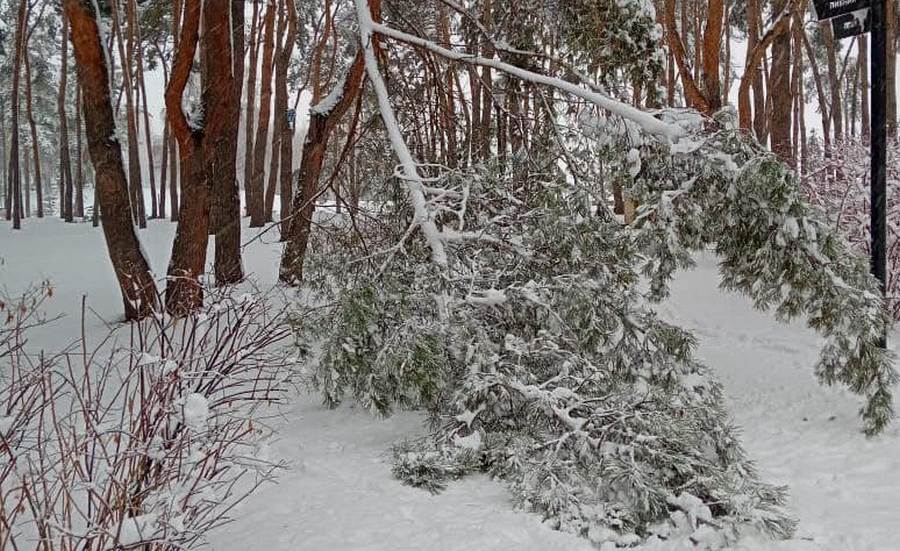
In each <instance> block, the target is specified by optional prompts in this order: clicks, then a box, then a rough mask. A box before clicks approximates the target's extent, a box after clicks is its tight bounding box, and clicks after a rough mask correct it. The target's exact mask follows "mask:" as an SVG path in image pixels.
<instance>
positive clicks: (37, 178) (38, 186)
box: [23, 44, 44, 218]
mask: <svg viewBox="0 0 900 551" xmlns="http://www.w3.org/2000/svg"><path fill="white" fill-rule="evenodd" d="M25 49H26V52H25V53H24V54H23V59H24V62H25V106H26V109H27V114H28V126H29V128H30V129H31V155H32V158H33V159H34V187H35V190H37V198H36V199H37V209H36V210H37V217H38V218H43V217H44V190H43V187H44V186H43V181H42V179H41V145H40V143H39V142H38V133H37V124H35V122H34V110H33V102H32V100H31V61H30V60H29V55H28V52H27V50H28V48H27V44H26V48H25ZM25 198H26V199H27V201H26V202H27V203H28V204H26V207H25V210H26V211H28V216H31V212H30V211H31V204H30V203H31V192H30V191H29V192H28V193H27V194H26V195H25Z"/></svg>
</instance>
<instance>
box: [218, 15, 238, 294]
mask: <svg viewBox="0 0 900 551" xmlns="http://www.w3.org/2000/svg"><path fill="white" fill-rule="evenodd" d="M226 1H228V2H231V24H232V28H231V37H232V38H231V43H232V45H233V48H234V50H233V51H232V59H231V61H232V64H233V69H232V74H231V88H232V92H231V96H230V97H229V98H227V99H225V100H223V101H225V103H227V106H226V107H225V108H224V109H223V111H225V112H227V116H228V118H229V124H228V127H227V128H225V129H224V130H223V134H225V138H224V143H223V144H222V145H221V147H220V146H219V145H215V146H214V147H215V148H216V153H217V155H216V159H218V160H217V162H214V163H213V165H212V168H213V170H215V171H216V173H215V174H214V177H213V182H212V187H213V197H214V200H213V203H212V209H213V213H214V216H213V223H214V228H215V236H216V250H215V266H214V269H215V274H216V284H218V285H227V284H232V283H237V282H238V281H240V280H241V279H243V278H244V270H243V266H242V264H241V199H240V189H239V188H238V178H237V151H238V130H239V127H240V124H241V92H242V91H243V85H244V2H243V0H226ZM211 45H213V44H211Z"/></svg>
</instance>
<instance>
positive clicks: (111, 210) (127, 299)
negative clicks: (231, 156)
mask: <svg viewBox="0 0 900 551" xmlns="http://www.w3.org/2000/svg"><path fill="white" fill-rule="evenodd" d="M63 5H64V7H65V11H66V15H67V17H68V19H69V22H70V24H71V31H72V44H73V47H74V50H75V60H76V63H77V64H78V78H79V79H80V81H81V88H82V91H83V100H84V102H83V103H84V118H85V127H86V130H87V140H88V149H89V150H90V154H91V160H92V162H93V164H94V170H95V173H96V174H95V179H96V186H97V190H96V195H97V198H98V200H99V203H100V208H101V209H102V211H103V235H104V237H105V238H106V245H107V248H108V250H109V256H110V260H112V264H113V269H114V270H115V272H116V278H117V279H118V281H119V286H120V288H121V291H122V299H123V303H124V306H125V317H126V319H138V318H141V317H144V316H146V315H149V314H150V313H151V312H153V310H154V309H155V308H156V305H157V295H156V284H155V283H154V280H153V275H152V274H151V273H150V266H149V264H148V263H147V259H146V258H145V257H144V254H143V252H142V251H141V245H140V242H139V241H138V237H137V234H136V232H135V230H134V223H133V219H132V216H131V209H130V206H129V201H128V182H127V180H126V177H125V170H124V168H123V166H122V150H121V147H120V145H119V142H118V140H116V139H115V135H116V128H115V119H114V118H113V111H112V98H111V97H110V87H109V84H110V81H109V73H108V68H107V65H106V53H105V48H104V45H103V44H101V42H100V31H99V28H98V26H97V17H98V14H96V13H94V6H95V5H96V4H95V3H94V2H93V1H92V0H63Z"/></svg>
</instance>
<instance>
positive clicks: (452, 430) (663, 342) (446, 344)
mask: <svg viewBox="0 0 900 551" xmlns="http://www.w3.org/2000/svg"><path fill="white" fill-rule="evenodd" d="M541 161H542V162H534V163H524V162H523V163H522V165H523V169H522V170H519V171H517V172H515V173H508V172H503V171H500V170H496V169H491V168H489V169H483V170H479V171H476V172H475V173H470V174H458V173H451V174H450V175H448V176H447V177H445V178H444V179H443V180H442V181H441V182H440V183H441V184H442V187H441V188H440V190H439V191H438V190H436V189H433V190H431V191H430V192H429V195H430V196H431V197H432V206H433V212H434V213H435V217H436V220H438V221H439V222H440V223H441V225H442V228H443V231H444V232H445V236H447V239H448V241H447V242H448V244H450V245H451V247H450V249H449V253H450V266H449V268H448V270H447V271H446V272H437V271H436V269H435V268H434V267H432V266H431V265H430V264H429V262H428V258H429V252H428V250H427V248H426V247H425V245H424V243H423V242H422V240H420V239H417V238H416V235H415V231H412V232H409V231H407V229H408V228H412V229H413V230H414V228H415V226H414V225H411V223H412V215H411V213H410V212H409V210H408V208H407V207H406V206H405V205H404V203H403V202H401V201H390V202H388V203H387V204H386V206H385V207H384V209H385V210H384V212H383V213H382V216H379V217H377V218H375V219H373V220H370V221H368V222H366V223H364V226H363V227H362V228H360V227H359V226H358V225H357V226H356V227H354V228H353V229H350V228H348V229H347V233H348V234H349V233H353V232H359V233H361V234H364V235H366V236H367V237H369V239H367V242H366V246H365V249H366V251H367V252H363V251H362V250H361V249H362V247H358V248H357V254H358V256H357V257H353V255H352V254H350V256H342V255H340V254H335V252H334V250H333V249H330V248H328V247H327V245H326V243H327V242H329V241H330V242H332V243H333V242H334V239H333V236H329V239H326V238H325V237H324V236H323V237H320V238H319V239H321V241H319V242H318V243H317V244H314V245H315V246H314V247H312V250H320V251H322V252H323V253H324V254H319V255H317V257H316V258H315V259H314V260H313V261H312V265H311V266H310V268H309V269H308V270H307V273H308V274H309V275H310V276H311V284H312V285H311V288H312V289H313V290H314V291H315V295H314V296H316V298H317V301H316V307H315V308H314V309H311V310H309V311H305V312H303V313H302V314H298V316H296V318H295V320H296V321H295V323H296V326H297V329H298V335H303V336H304V338H306V339H312V340H315V339H316V338H323V339H324V343H323V344H322V349H321V353H320V354H318V355H313V356H314V357H311V358H310V363H311V368H312V373H311V382H312V383H313V384H314V385H315V386H316V387H318V388H319V389H320V390H321V391H322V392H323V394H324V395H325V400H326V402H327V403H329V404H331V405H333V404H335V403H337V402H338V401H340V400H341V399H342V398H344V397H345V396H351V397H353V398H354V399H357V400H359V401H361V402H362V403H363V404H365V405H366V406H368V407H370V408H372V409H374V410H377V411H378V412H381V413H389V412H390V411H391V410H392V408H394V407H409V406H421V407H424V408H426V409H427V411H428V412H429V413H430V416H431V421H432V432H431V435H430V436H429V437H428V438H426V439H424V440H421V441H418V442H411V443H409V442H408V443H402V444H400V445H398V446H397V447H396V448H395V450H394V457H395V467H394V472H395V474H396V476H397V477H398V478H400V479H401V480H402V481H404V482H406V483H408V484H410V485H413V486H417V487H423V488H426V489H428V490H430V491H439V490H440V489H441V488H443V487H444V486H445V485H446V484H447V483H448V482H449V481H451V480H453V479H456V478H458V477H460V476H463V475H464V474H466V473H469V472H474V471H484V472H489V473H491V474H493V475H494V476H496V477H498V478H500V479H501V480H503V481H505V482H506V484H507V485H508V487H509V489H510V491H511V492H512V494H513V496H514V497H515V500H516V502H517V503H519V504H520V505H521V506H522V507H524V508H526V509H529V510H533V511H536V512H538V513H540V514H541V515H543V517H544V518H545V519H546V520H547V522H549V523H551V524H552V525H553V526H555V527H556V528H558V529H560V530H565V531H568V532H573V533H576V534H580V535H583V536H585V537H588V538H590V539H591V540H592V541H594V542H597V543H598V544H602V543H604V542H611V543H613V544H616V545H630V544H633V543H635V542H638V541H642V540H651V539H657V540H669V541H672V540H675V541H678V540H685V541H687V539H689V538H693V539H694V540H702V541H704V542H706V543H708V544H709V546H710V547H711V548H724V547H727V545H728V544H729V543H730V542H732V541H734V540H735V538H736V537H737V536H738V534H740V533H742V532H743V531H746V530H756V531H761V532H763V533H766V534H769V535H771V536H774V537H786V536H788V535H790V534H791V532H792V529H793V521H792V520H791V519H790V518H789V516H788V515H787V514H786V513H785V512H784V510H783V509H782V506H783V503H784V498H785V493H784V489H782V488H778V487H773V486H770V485H767V484H765V483H763V482H761V481H760V480H759V478H758V477H757V475H756V473H755V471H754V469H753V466H752V464H751V463H750V462H749V461H748V459H747V458H746V456H745V454H744V452H743V450H742V449H741V447H740V444H739V442H738V438H737V435H736V429H735V428H734V427H733V426H732V425H731V423H730V422H729V420H728V415H727V412H726V411H725V409H724V405H723V398H722V393H721V387H720V385H719V384H718V383H717V382H716V381H715V378H714V377H713V376H712V375H711V374H710V372H709V370H708V369H707V368H706V367H705V366H703V365H702V364H700V363H699V362H698V361H697V360H696V359H695V358H694V356H693V349H694V346H695V339H694V337H693V336H692V335H691V334H690V333H688V332H686V331H684V330H682V329H680V328H677V327H674V326H672V325H670V324H667V323H665V322H663V321H662V320H660V319H658V317H657V316H656V315H655V314H654V312H653V310H652V309H651V308H650V306H649V302H648V301H647V300H646V299H645V297H644V296H643V292H642V291H641V290H640V289H641V287H640V285H639V284H640V282H641V274H640V269H641V267H642V266H643V261H644V257H643V255H642V254H640V251H641V246H642V244H643V240H642V239H641V237H643V236H642V235H641V234H639V233H635V232H628V231H623V230H622V227H621V226H620V225H619V224H618V223H617V222H615V221H613V220H611V219H609V218H607V217H603V216H597V215H596V213H595V208H594V205H595V201H594V198H592V197H591V196H590V195H589V194H588V193H586V192H585V191H584V190H583V188H582V187H580V186H574V185H572V184H571V183H570V182H569V181H568V180H567V178H566V176H565V174H564V173H563V172H562V171H560V170H557V169H556V168H548V167H555V163H554V162H548V161H547V159H542V160H541ZM358 222H360V221H359V220H358ZM347 240H350V238H347ZM347 240H345V241H343V242H344V243H346V242H347ZM398 244H399V245H398ZM320 246H321V247H322V249H319V247H320ZM377 251H380V252H377ZM348 254H349V253H348ZM307 345H309V343H307Z"/></svg>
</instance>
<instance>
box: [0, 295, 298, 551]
mask: <svg viewBox="0 0 900 551" xmlns="http://www.w3.org/2000/svg"><path fill="white" fill-rule="evenodd" d="M216 293H217V291H216V290H210V293H209V294H210V297H211V298H210V301H209V304H208V305H207V306H206V307H205V308H204V309H203V310H202V311H199V312H197V313H196V314H194V315H192V316H191V317H188V318H181V319H173V318H169V317H167V316H164V315H161V316H160V317H157V318H150V319H146V320H144V321H142V322H140V323H135V324H131V325H128V326H123V327H120V328H118V329H117V330H114V331H113V333H111V335H110V336H109V338H107V339H105V340H104V341H103V342H102V343H101V344H99V345H97V347H96V348H90V347H89V345H88V343H87V342H84V343H76V344H77V346H74V347H71V348H67V349H65V350H63V351H61V352H58V353H56V354H55V355H51V354H48V353H38V351H36V350H32V349H30V348H28V347H25V346H13V347H6V343H16V342H18V343H23V342H25V341H26V339H27V333H28V328H29V327H28V326H29V325H30V322H29V319H38V318H35V317H34V315H30V317H23V316H13V322H9V321H8V322H7V326H3V330H0V344H4V348H8V350H10V352H9V353H6V354H4V353H2V352H0V408H2V409H0V526H2V528H0V549H33V548H41V549H48V550H51V549H83V550H97V551H101V550H107V549H136V548H140V549H145V550H151V551H152V550H164V549H165V550H168V549H183V548H190V547H192V546H195V545H198V544H200V543H202V542H203V538H204V535H205V534H206V533H207V532H208V531H209V530H211V529H212V528H214V527H216V526H219V525H221V524H222V523H224V522H227V520H228V519H227V515H228V512H229V511H230V510H231V509H232V508H233V507H234V505H235V504H236V503H238V502H240V501H241V500H242V499H243V498H245V497H246V496H247V495H248V494H249V493H250V492H252V491H253V490H254V489H255V488H256V487H257V486H258V485H259V484H261V483H262V482H263V481H264V480H266V479H267V478H268V477H269V475H270V474H271V473H272V471H273V470H274V469H276V468H278V465H277V464H275V463H272V462H270V461H269V460H268V459H267V458H266V456H265V453H264V446H265V437H266V436H267V435H268V433H269V432H270V431H269V430H268V429H267V428H266V425H265V423H264V422H263V421H262V420H261V418H260V417H259V416H257V415H256V411H257V409H258V407H259V406H260V405H263V404H268V403H271V402H274V401H277V400H279V399H280V397H281V396H282V393H283V392H284V390H285V384H286V377H287V375H288V373H289V372H288V370H287V369H288V367H287V366H288V362H287V360H286V358H285V357H283V354H282V353H278V352H276V351H275V350H274V348H273V345H274V344H276V343H278V342H279V341H281V340H282V339H283V338H284V337H285V335H286V332H288V331H289V330H287V329H286V326H285V325H284V324H283V319H282V317H281V315H280V314H279V313H278V311H277V308H273V307H272V305H271V304H270V303H269V302H268V301H266V300H265V299H262V298H259V297H252V296H250V295H244V296H234V295H231V294H228V293H226V292H224V291H223V292H222V293H221V294H219V295H218V298H212V297H213V296H215V295H216ZM32 302H33V301H26V302H22V301H17V302H16V303H15V304H13V305H9V304H7V305H6V307H7V308H11V310H10V312H12V313H14V312H25V311H26V309H28V311H35V310H34V309H33V308H30V305H31V304H32ZM15 320H19V321H15ZM8 327H13V329H12V331H13V334H14V337H13V338H12V339H4V335H5V334H6V333H7V331H6V330H7V328H8Z"/></svg>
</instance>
